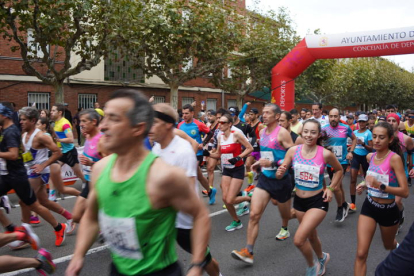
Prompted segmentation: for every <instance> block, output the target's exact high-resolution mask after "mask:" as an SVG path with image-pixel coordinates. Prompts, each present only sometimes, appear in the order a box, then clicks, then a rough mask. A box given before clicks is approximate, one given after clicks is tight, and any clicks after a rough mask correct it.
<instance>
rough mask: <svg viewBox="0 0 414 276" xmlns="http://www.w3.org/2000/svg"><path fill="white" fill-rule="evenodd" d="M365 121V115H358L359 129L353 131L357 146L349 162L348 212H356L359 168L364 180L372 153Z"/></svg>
mask: <svg viewBox="0 0 414 276" xmlns="http://www.w3.org/2000/svg"><path fill="white" fill-rule="evenodd" d="M367 121H368V116H367V115H365V114H361V115H359V117H358V124H359V129H358V130H354V135H355V137H356V139H357V144H356V147H355V150H354V155H353V157H352V161H351V184H350V186H349V192H350V195H351V204H349V211H351V212H355V211H356V210H357V208H356V205H355V194H356V182H357V178H358V172H359V168H360V166H361V167H362V172H363V176H364V178H365V176H366V173H367V170H368V166H369V164H368V162H367V154H368V153H369V152H371V151H372V133H371V131H370V130H369V129H367Z"/></svg>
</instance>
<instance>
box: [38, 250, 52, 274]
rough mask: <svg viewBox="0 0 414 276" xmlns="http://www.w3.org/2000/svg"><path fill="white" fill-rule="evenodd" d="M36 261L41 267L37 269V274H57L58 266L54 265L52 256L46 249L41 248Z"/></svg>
mask: <svg viewBox="0 0 414 276" xmlns="http://www.w3.org/2000/svg"><path fill="white" fill-rule="evenodd" d="M36 260H38V261H39V262H40V267H38V268H36V271H37V273H39V274H40V275H44V276H46V275H47V274H53V273H54V272H55V270H56V265H55V264H54V263H53V260H52V255H50V253H49V251H47V250H46V249H44V248H41V249H40V250H39V251H38V252H37V255H36ZM46 273H47V274H46Z"/></svg>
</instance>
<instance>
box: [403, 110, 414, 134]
mask: <svg viewBox="0 0 414 276" xmlns="http://www.w3.org/2000/svg"><path fill="white" fill-rule="evenodd" d="M407 114H408V120H407V121H405V122H404V126H405V130H406V131H407V135H408V136H410V137H411V138H414V109H413V110H409V111H408V112H407Z"/></svg>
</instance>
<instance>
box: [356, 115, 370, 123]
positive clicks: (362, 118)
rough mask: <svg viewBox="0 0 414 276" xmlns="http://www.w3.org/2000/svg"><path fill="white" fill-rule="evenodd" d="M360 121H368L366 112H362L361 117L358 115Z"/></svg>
mask: <svg viewBox="0 0 414 276" xmlns="http://www.w3.org/2000/svg"><path fill="white" fill-rule="evenodd" d="M359 121H364V122H367V121H368V115H366V114H361V115H359V117H358V122H359Z"/></svg>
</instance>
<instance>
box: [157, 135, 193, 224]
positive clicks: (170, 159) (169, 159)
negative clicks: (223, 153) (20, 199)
mask: <svg viewBox="0 0 414 276" xmlns="http://www.w3.org/2000/svg"><path fill="white" fill-rule="evenodd" d="M152 152H153V153H155V154H156V155H158V156H159V157H161V158H162V159H163V160H164V161H165V162H166V163H168V164H170V165H172V166H177V167H180V168H182V169H184V170H185V171H186V175H187V176H188V177H195V178H197V158H196V155H195V153H194V150H193V148H192V146H191V144H190V143H189V142H188V141H186V140H184V139H183V138H181V137H179V136H177V135H176V136H174V139H173V140H172V141H171V143H170V144H169V145H168V146H167V147H166V148H165V149H161V145H160V144H158V143H154V147H153V148H152ZM194 191H195V193H196V195H197V196H198V194H199V192H200V191H199V189H198V185H197V184H196V183H195V185H194ZM175 227H177V228H182V229H192V228H193V217H192V216H190V215H187V214H184V213H182V212H178V214H177V219H176V221H175Z"/></svg>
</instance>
